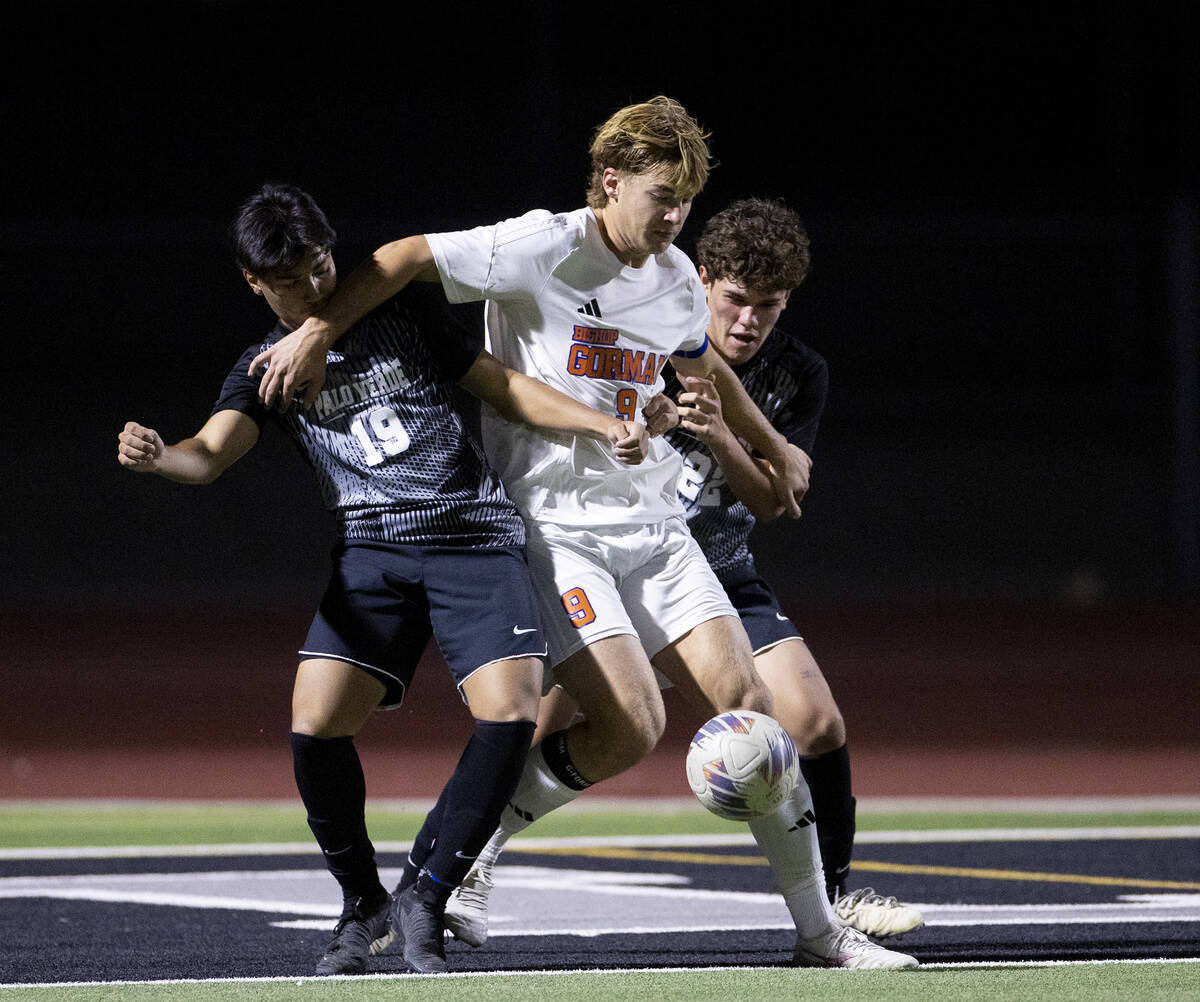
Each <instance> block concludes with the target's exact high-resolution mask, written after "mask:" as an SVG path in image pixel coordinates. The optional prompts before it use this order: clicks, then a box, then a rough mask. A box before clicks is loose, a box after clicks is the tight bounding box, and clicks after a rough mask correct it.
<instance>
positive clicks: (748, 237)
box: [696, 198, 811, 292]
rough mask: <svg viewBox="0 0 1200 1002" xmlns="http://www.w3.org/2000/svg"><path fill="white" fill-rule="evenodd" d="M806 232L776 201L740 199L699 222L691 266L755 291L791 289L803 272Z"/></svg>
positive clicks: (806, 260)
mask: <svg viewBox="0 0 1200 1002" xmlns="http://www.w3.org/2000/svg"><path fill="white" fill-rule="evenodd" d="M810 262H811V255H810V254H809V248H808V233H807V232H805V229H804V224H803V223H801V222H800V217H799V216H797V215H796V213H795V212H793V211H792V210H791V209H790V208H788V207H787V206H786V205H784V203H783V202H782V201H780V200H778V199H775V200H768V199H765V198H743V199H741V200H739V201H737V202H733V203H732V204H731V205H729V206H727V207H726V208H724V209H722V210H721V211H720V212H718V213H717V214H716V215H715V216H713V217H712V218H711V219H709V221H708V222H707V223H705V224H704V230H703V232H702V233H701V234H700V238H699V239H698V240H697V241H696V264H697V265H703V266H704V271H705V273H706V275H707V277H708V279H709V280H711V281H717V280H719V279H722V278H723V279H726V280H728V281H731V282H737V283H738V284H740V285H743V286H745V287H746V288H747V289H756V290H758V291H760V292H776V291H779V290H786V291H788V292H790V291H791V290H792V289H794V288H796V286H798V285H799V284H800V283H801V282H803V281H804V278H805V276H806V275H807V274H808V266H809V264H810Z"/></svg>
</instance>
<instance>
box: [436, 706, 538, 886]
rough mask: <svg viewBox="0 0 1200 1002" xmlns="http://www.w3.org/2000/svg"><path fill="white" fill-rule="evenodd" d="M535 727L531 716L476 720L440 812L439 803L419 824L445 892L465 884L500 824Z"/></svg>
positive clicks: (515, 785) (445, 792) (440, 802)
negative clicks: (429, 846)
mask: <svg viewBox="0 0 1200 1002" xmlns="http://www.w3.org/2000/svg"><path fill="white" fill-rule="evenodd" d="M533 731H534V725H533V721H531V720H511V721H492V720H477V721H475V733H474V734H473V735H472V737H471V740H470V741H468V742H467V747H466V748H465V749H464V750H463V753H462V757H461V758H460V759H459V760H458V765H457V766H455V769H454V775H452V776H451V777H450V780H449V782H447V784H446V788H445V790H443V791H442V796H441V797H440V798H439V799H438V805H439V807H440V808H441V810H440V816H439V817H437V818H434V814H435V812H437V811H438V807H435V808H434V810H433V811H430V813H429V816H427V817H426V819H425V825H423V826H422V828H421V831H422V833H424V835H425V837H426V839H427V840H428V841H429V842H430V843H431V844H432V847H433V848H432V851H431V852H429V855H428V858H427V859H426V860H425V861H424V868H425V870H427V871H428V875H429V877H430V878H431V881H432V882H433V886H437V887H441V888H448V890H446V891H445V893H446V895H447V896H449V893H450V891H452V890H453V889H454V888H455V887H457V886H458V885H459V884H461V883H462V880H463V878H464V877H465V876H466V875H467V871H468V870H469V869H471V864H472V863H474V862H475V857H476V856H478V855H479V852H480V850H482V849H483V847H484V846H485V845H487V842H488V839H490V838H491V837H492V833H493V832H494V831H495V830H496V826H497V825H498V824H499V823H500V813H501V811H503V810H504V805H505V804H507V803H508V801H509V798H510V797H511V796H512V794H513V790H515V789H516V788H517V780H518V779H520V778H521V770H522V769H523V768H524V766H525V756H526V754H528V752H529V741H530V739H531V738H532V737H533ZM434 824H436V827H435V828H433V830H431V831H426V829H427V828H431V827H432V826H433V825H434ZM418 883H419V882H418Z"/></svg>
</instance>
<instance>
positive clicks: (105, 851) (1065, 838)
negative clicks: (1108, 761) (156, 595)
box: [0, 825, 1200, 860]
mask: <svg viewBox="0 0 1200 1002" xmlns="http://www.w3.org/2000/svg"><path fill="white" fill-rule="evenodd" d="M1093 839H1095V840H1111V839H1200V825H1140V826H1139V825H1129V826H1117V827H1108V828H961V829H960V828H948V829H940V830H936V829H935V830H929V831H924V830H921V829H917V830H912V831H878V832H870V831H866V832H863V831H860V832H858V833H857V834H856V835H855V837H854V841H855V844H856V845H889V844H900V843H915V844H921V843H928V842H1079V841H1086V840H1093ZM753 845H755V842H754V839H753V837H752V836H751V835H750V834H749V833H748V832H735V833H731V834H729V835H609V836H590V835H582V836H572V837H560V838H525V837H522V836H518V837H516V838H515V839H513V841H512V842H511V843H510V844H509V848H510V849H513V850H518V851H519V850H521V849H526V850H532V851H536V850H538V849H596V848H612V847H616V848H631V847H632V848H637V847H643V848H655V847H664V846H665V847H672V848H679V847H683V848H704V847H722V846H723V847H737V846H753ZM411 848H412V843H411V842H383V841H379V842H376V843H375V850H376V852H395V853H406V852H408V850H409V849H411ZM316 852H317V848H316V845H315V843H312V842H244V843H239V842H230V843H214V844H212V845H204V844H196V845H147V846H136V845H128V846H126V845H116V846H76V847H71V846H54V847H46V848H30V849H0V860H34V859H143V858H145V859H152V858H163V857H172V856H180V857H185V858H193V857H197V856H310V855H313V854H315V853H316Z"/></svg>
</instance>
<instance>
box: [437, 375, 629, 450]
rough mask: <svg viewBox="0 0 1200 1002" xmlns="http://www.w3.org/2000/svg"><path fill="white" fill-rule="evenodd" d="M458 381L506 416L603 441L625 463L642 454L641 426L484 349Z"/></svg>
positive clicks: (507, 418)
mask: <svg viewBox="0 0 1200 1002" xmlns="http://www.w3.org/2000/svg"><path fill="white" fill-rule="evenodd" d="M459 383H460V385H461V386H462V387H463V389H465V390H467V391H468V392H469V393H472V394H474V395H475V396H477V397H479V399H480V400H482V401H484V402H485V403H487V404H488V405H489V406H491V407H492V408H494V409H495V410H496V411H497V412H498V413H499V414H500V416H501V417H503V418H504V419H505V420H507V421H513V422H515V423H519V424H528V425H533V426H534V427H536V428H546V429H548V430H550V431H561V432H567V433H568V434H571V435H586V436H587V437H589V438H595V439H604V440H607V441H608V442H609V443H611V444H612V446H613V454H614V455H615V456H616V457H617V458H618V459H619V460H620V461H621V462H623V463H627V464H630V465H637V464H638V463H640V462H641V461H642V460H643V459H645V458H646V453H647V451H648V450H649V435H648V434H647V432H646V428H645V426H644V425H641V424H639V423H637V422H636V421H622V420H621V419H620V418H617V417H614V416H611V415H607V414H602V413H600V411H598V410H596V409H595V408H592V407H589V406H588V405H587V404H585V403H582V402H581V401H579V400H576V399H575V398H574V397H569V396H567V394H565V393H562V392H560V391H559V390H556V389H555V388H554V387H552V386H550V385H548V384H547V383H543V382H542V381H541V380H540V379H534V378H533V377H532V376H527V375H525V374H524V373H520V372H516V371H514V370H513V369H510V368H508V367H507V366H505V365H503V364H501V362H500V361H499V360H498V359H497V358H496V357H495V356H493V355H491V354H490V353H489V352H486V351H482V352H480V353H479V356H478V358H476V360H475V363H474V364H473V365H472V366H471V368H470V369H468V370H467V374H466V375H465V376H463V378H462V379H461V380H459Z"/></svg>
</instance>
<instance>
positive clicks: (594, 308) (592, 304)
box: [575, 299, 600, 317]
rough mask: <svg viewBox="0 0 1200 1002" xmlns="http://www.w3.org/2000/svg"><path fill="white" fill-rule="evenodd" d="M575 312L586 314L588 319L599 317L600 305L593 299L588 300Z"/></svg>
mask: <svg viewBox="0 0 1200 1002" xmlns="http://www.w3.org/2000/svg"><path fill="white" fill-rule="evenodd" d="M575 312H576V313H586V314H587V315H588V316H589V317H598V316H600V304H599V303H598V302H596V300H594V299H589V300H588V301H587V302H586V303H584V304H583V305H582V306H581V307H579V309H578V310H576V311H575Z"/></svg>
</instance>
